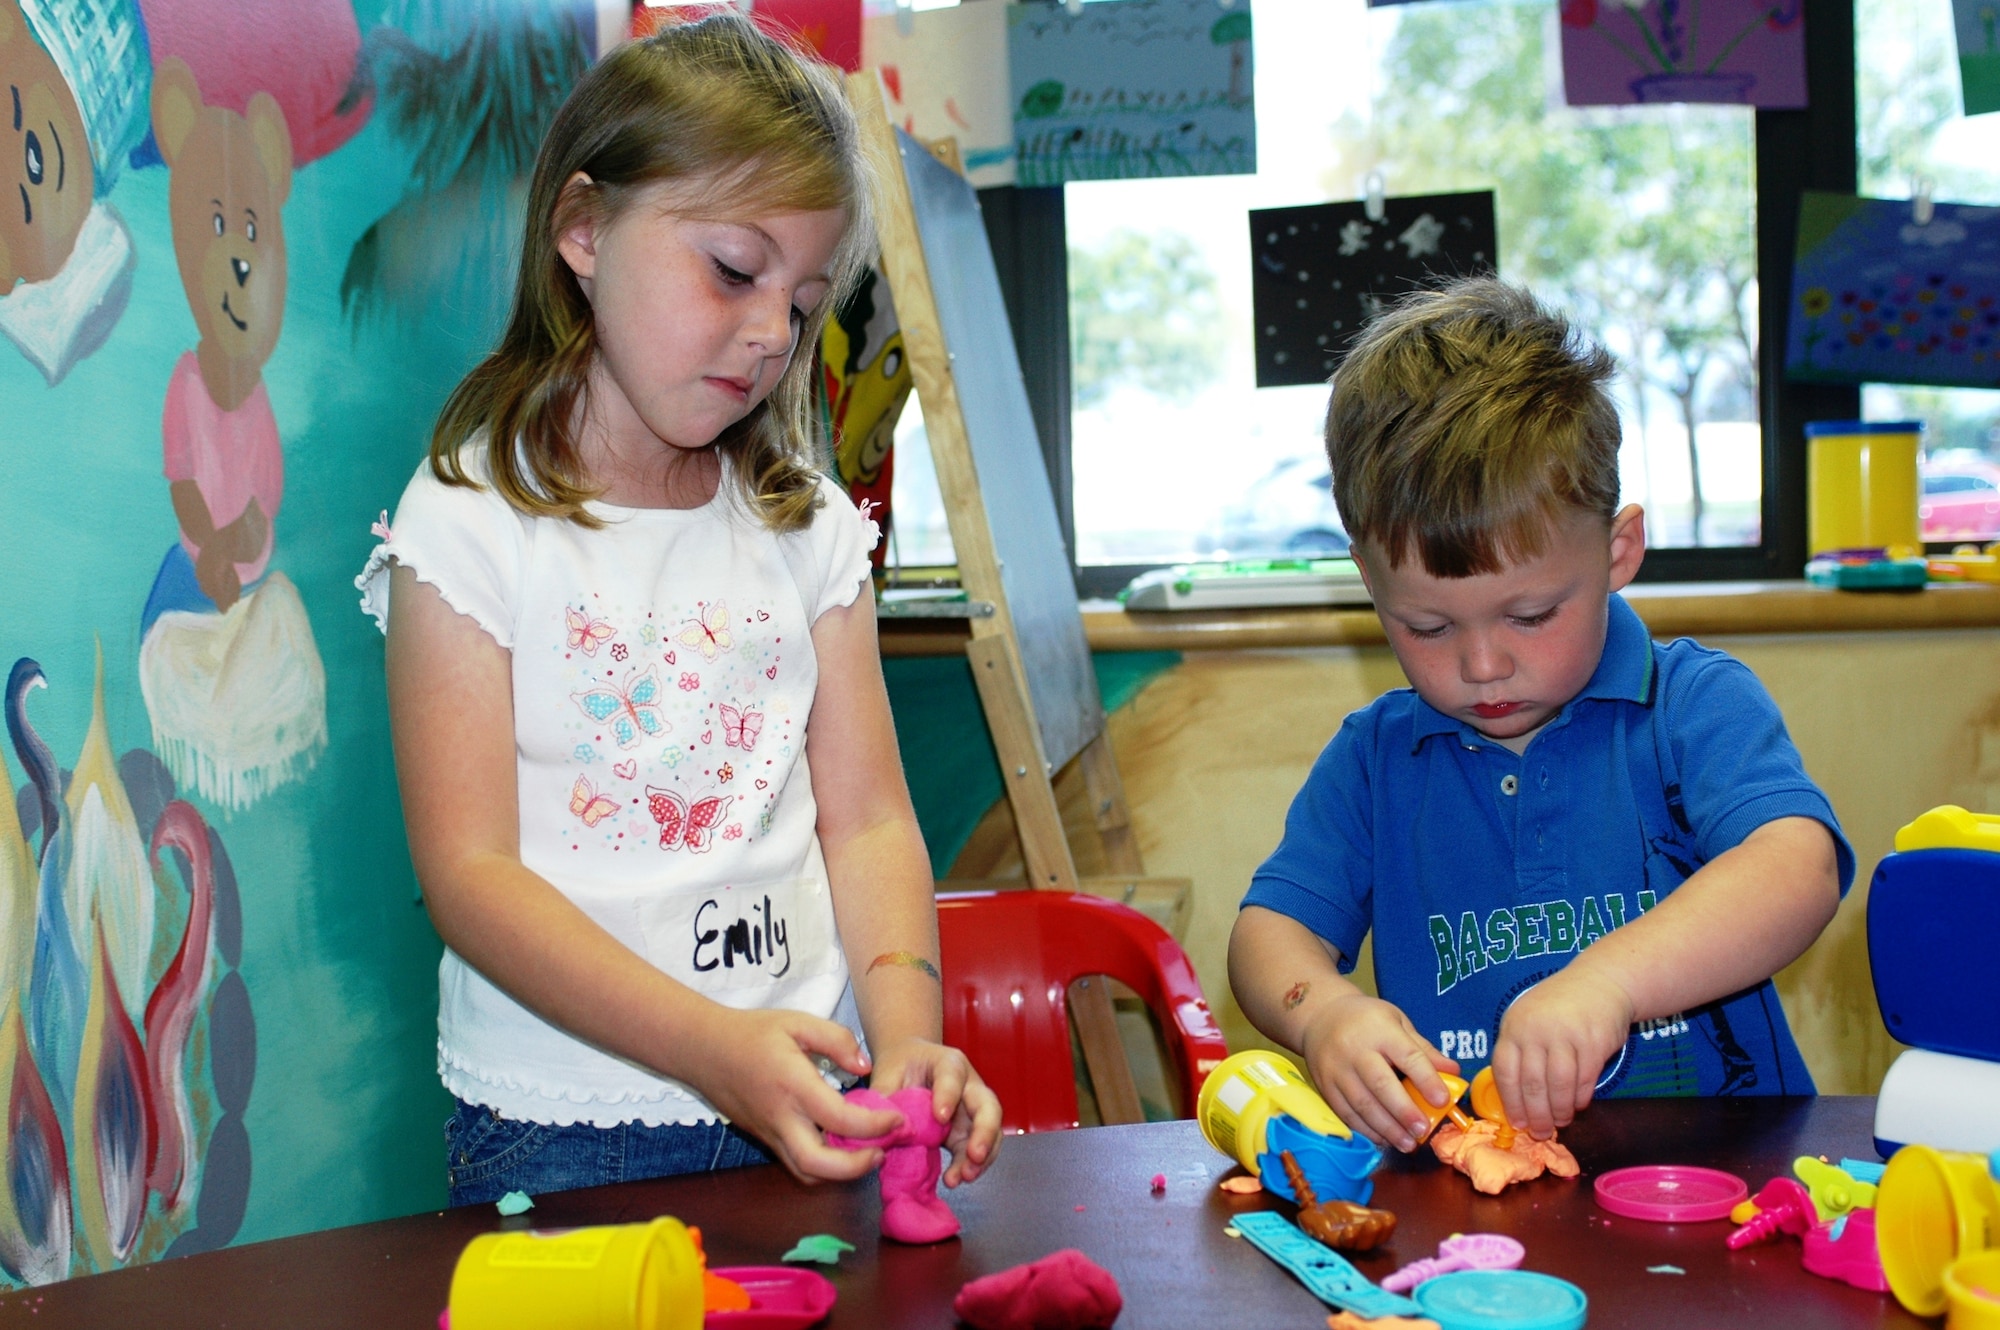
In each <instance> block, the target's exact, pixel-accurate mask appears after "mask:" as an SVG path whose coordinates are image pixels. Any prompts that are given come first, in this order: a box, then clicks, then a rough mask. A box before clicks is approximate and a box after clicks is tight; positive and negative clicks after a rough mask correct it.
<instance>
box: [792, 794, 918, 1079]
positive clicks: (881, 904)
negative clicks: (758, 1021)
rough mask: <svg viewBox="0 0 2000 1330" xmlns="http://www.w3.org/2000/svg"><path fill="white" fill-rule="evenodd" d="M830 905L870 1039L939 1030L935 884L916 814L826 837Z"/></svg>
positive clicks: (877, 1043)
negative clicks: (830, 839) (831, 905)
mask: <svg viewBox="0 0 2000 1330" xmlns="http://www.w3.org/2000/svg"><path fill="white" fill-rule="evenodd" d="M821 849H822V851H823V852H824V853H825V855H826V867H827V876H828V877H829V878H830V879H831V881H832V885H833V913H834V918H835V920H836V921H837V922H838V924H839V926H840V942H841V947H842V949H843V950H844V951H845V952H846V954H847V965H848V970H849V972H850V975H851V978H852V982H853V984H854V997H855V1002H856V1005H857V1006H859V1007H860V1009H861V1024H862V1028H863V1030H864V1031H866V1033H867V1035H868V1043H869V1045H870V1047H872V1048H876V1049H882V1048H888V1047H891V1046H892V1045H894V1044H896V1043H898V1042H900V1041H902V1040H904V1039H912V1038H914V1039H923V1040H929V1041H932V1042H936V1041H938V1040H940V1039H942V1038H943V1036H944V986H943V978H942V975H941V973H940V970H941V965H942V959H943V958H942V955H941V954H940V950H939V946H938V932H937V900H936V888H935V886H934V884H933V882H932V879H931V871H930V860H929V858H928V856H927V855H926V854H925V852H924V843H923V837H922V835H921V834H920V833H919V832H918V831H917V827H916V820H915V818H914V816H911V817H908V818H904V817H900V816H898V817H885V818H883V819H881V820H880V821H878V822H876V823H874V824H872V825H870V826H868V827H865V828H862V829H859V830H856V831H854V832H853V833H851V834H848V835H846V836H843V837H841V838H840V839H838V840H837V841H834V842H832V843H829V842H827V841H825V840H824V839H823V840H822V842H821Z"/></svg>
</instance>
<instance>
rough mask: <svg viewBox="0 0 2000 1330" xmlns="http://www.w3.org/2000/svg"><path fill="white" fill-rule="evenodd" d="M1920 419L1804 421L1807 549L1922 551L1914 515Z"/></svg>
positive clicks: (1817, 551) (1812, 551)
mask: <svg viewBox="0 0 2000 1330" xmlns="http://www.w3.org/2000/svg"><path fill="white" fill-rule="evenodd" d="M1923 440H1924V422H1922V421H1921V420H1894V421H1866V420H1815V421H1811V422H1808V423H1807V425H1806V552H1807V554H1809V555H1819V554H1825V553H1827V552H1829V551H1833V550H1857V549H1888V548H1891V547H1896V546H1902V547H1905V548H1909V549H1915V550H1921V549H1923V544H1924V539H1923V524H1922V522H1921V520H1920V519H1919V518H1918V516H1917V495H1918V482H1917V457H1918V455H1919V454H1920V453H1921V452H1922V451H1923Z"/></svg>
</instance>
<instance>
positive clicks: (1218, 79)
mask: <svg viewBox="0 0 2000 1330" xmlns="http://www.w3.org/2000/svg"><path fill="white" fill-rule="evenodd" d="M986 2H987V3H992V0H986ZM1007 58H1008V64H1009V69H1008V81H1009V84H1010V85H1011V96H1012V101H1013V113H1014V142H1015V148H1014V151H1015V172H1016V175H1017V178H1018V180H1019V182H1020V183H1021V184H1023V185H1060V184H1063V183H1064V182H1066V181H1070V180H1127V179H1134V178H1138V177H1143V176H1188V175H1242V174H1247V173H1250V172H1254V171H1255V170H1256V169H1257V118H1256V115H1255V108H1254V106H1253V104H1252V88H1253V82H1254V81H1253V79H1252V77H1251V58H1250V8H1249V6H1248V5H1239V6H1235V7H1233V8H1230V9H1222V8H1221V7H1219V6H1218V5H1216V4H1215V0H1098V3H1095V4H1088V5H1085V6H1083V9H1082V12H1080V13H1077V14H1071V13H1070V12H1069V10H1068V9H1067V8H1066V7H1065V6H1063V5H1043V4H1032V5H1008V6H1007Z"/></svg>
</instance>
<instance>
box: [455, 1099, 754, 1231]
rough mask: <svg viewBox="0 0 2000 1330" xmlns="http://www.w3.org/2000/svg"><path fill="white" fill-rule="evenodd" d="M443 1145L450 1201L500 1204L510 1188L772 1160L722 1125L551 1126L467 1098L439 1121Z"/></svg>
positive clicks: (537, 1189) (559, 1186)
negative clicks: (510, 1116) (502, 1112)
mask: <svg viewBox="0 0 2000 1330" xmlns="http://www.w3.org/2000/svg"><path fill="white" fill-rule="evenodd" d="M444 1145H445V1167H446V1176H447V1178H448V1179H449V1181H450V1184H451V1203H452V1204H453V1205H479V1204H483V1203H485V1202H490V1201H497V1200H499V1199H500V1198H501V1197H502V1196H504V1195H506V1194H507V1193H508V1192H510V1191H524V1192H526V1193H528V1195H530V1196H545V1195H547V1194H548V1193H550V1192H557V1191H568V1190H570V1189H571V1188H573V1187H598V1186H603V1185H604V1184H606V1183H611V1182H636V1181H638V1180H640V1179H642V1178H666V1177H673V1176H675V1175H676V1174H680V1173H706V1172H711V1171H713V1170H715V1169H719V1168H742V1167H745V1166H746V1165H750V1164H768V1163H770V1162H771V1157H770V1156H769V1155H768V1154H766V1153H764V1149H763V1147H762V1146H760V1145H759V1144H758V1143H757V1141H756V1140H755V1138H753V1137H750V1136H746V1135H744V1134H743V1133H742V1132H740V1131H738V1130H737V1129H736V1128H734V1127H732V1126H730V1125H729V1124H728V1123H726V1122H702V1123H694V1124H689V1125H682V1126H671V1127H652V1126H648V1125H646V1124H645V1123H643V1122H625V1123H620V1124H619V1125H618V1126H616V1127H595V1126H592V1125H591V1124H590V1123H587V1122H578V1123H574V1124H572V1125H570V1126H567V1127H551V1126H549V1125H547V1124H546V1123H541V1122H523V1121H521V1120H520V1119H518V1118H503V1117H501V1116H500V1115H499V1114H498V1113H496V1112H494V1111H493V1110H492V1109H490V1108H488V1107H486V1106H485V1105H484V1104H468V1103H466V1102H465V1101H464V1100H460V1101H459V1104H458V1111H457V1112H456V1113H453V1114H452V1115H451V1118H450V1119H449V1120H448V1121H447V1122H446V1123H445V1124H444Z"/></svg>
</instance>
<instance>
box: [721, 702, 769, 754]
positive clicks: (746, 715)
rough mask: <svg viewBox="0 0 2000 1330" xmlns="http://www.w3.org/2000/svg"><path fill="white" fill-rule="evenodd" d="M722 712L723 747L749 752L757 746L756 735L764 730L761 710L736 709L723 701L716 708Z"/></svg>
mask: <svg viewBox="0 0 2000 1330" xmlns="http://www.w3.org/2000/svg"><path fill="white" fill-rule="evenodd" d="M716 710H717V711H720V712H721V713H722V744H723V746H724V747H725V748H741V749H742V750H743V751H744V752H746V753H747V752H750V751H751V750H752V749H754V748H756V746H757V736H758V735H759V734H762V733H763V732H764V713H763V712H761V711H738V710H737V709H736V708H735V707H732V706H730V705H729V704H728V703H727V702H724V703H723V704H722V705H721V706H719V707H717V708H716Z"/></svg>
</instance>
